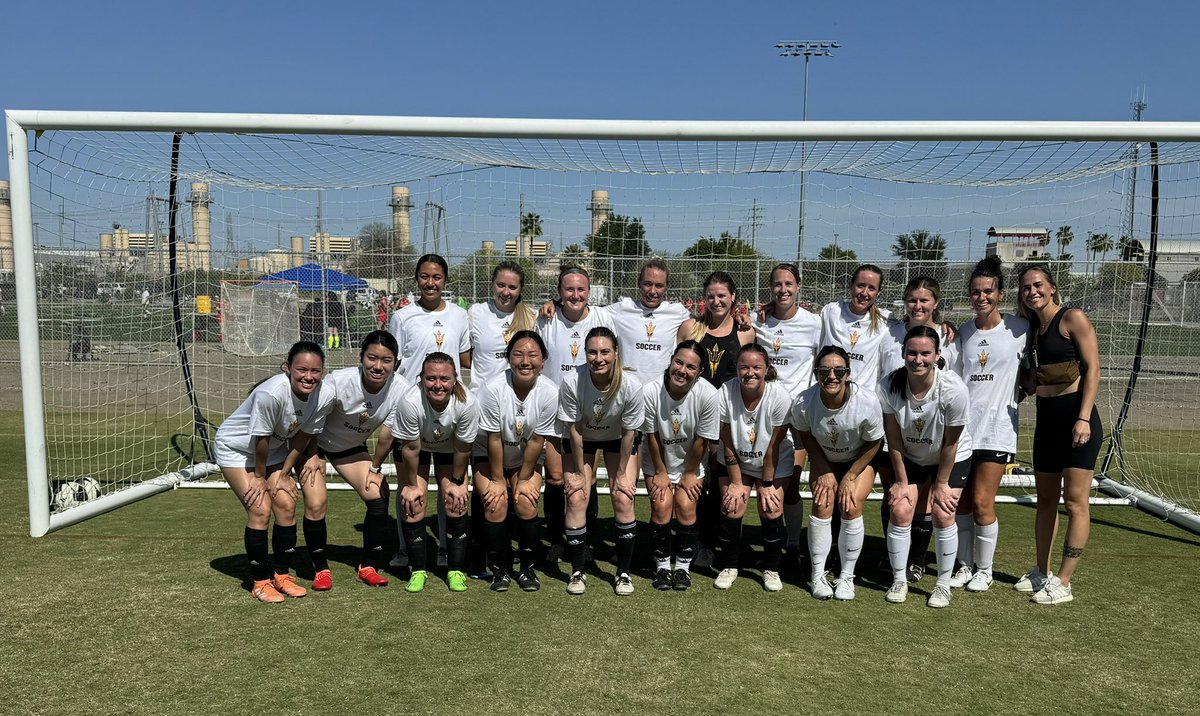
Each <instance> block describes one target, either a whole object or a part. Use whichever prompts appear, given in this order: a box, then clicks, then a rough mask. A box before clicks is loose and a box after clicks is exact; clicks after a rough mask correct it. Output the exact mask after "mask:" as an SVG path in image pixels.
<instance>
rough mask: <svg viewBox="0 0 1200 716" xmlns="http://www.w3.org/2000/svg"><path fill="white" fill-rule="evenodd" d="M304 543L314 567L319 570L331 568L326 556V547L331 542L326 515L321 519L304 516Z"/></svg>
mask: <svg viewBox="0 0 1200 716" xmlns="http://www.w3.org/2000/svg"><path fill="white" fill-rule="evenodd" d="M304 544H305V546H307V547H308V556H309V558H310V559H312V563H313V569H314V570H315V571H317V572H320V571H321V570H322V569H329V559H327V558H326V557H325V547H326V546H327V545H328V544H329V529H328V528H327V527H326V526H325V518H324V517H322V518H321V519H319V520H310V519H308V518H307V517H305V518H304Z"/></svg>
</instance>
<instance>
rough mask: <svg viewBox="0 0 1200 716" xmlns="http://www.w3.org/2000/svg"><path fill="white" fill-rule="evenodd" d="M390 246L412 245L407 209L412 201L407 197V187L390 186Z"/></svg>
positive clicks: (400, 247)
mask: <svg viewBox="0 0 1200 716" xmlns="http://www.w3.org/2000/svg"><path fill="white" fill-rule="evenodd" d="M391 207H392V248H394V249H397V250H399V249H407V248H411V247H412V237H411V234H410V224H409V220H408V210H409V209H411V208H412V201H411V200H410V199H409V197H408V187H406V186H394V187H392V203H391Z"/></svg>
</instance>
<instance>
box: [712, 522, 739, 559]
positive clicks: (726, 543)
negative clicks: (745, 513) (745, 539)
mask: <svg viewBox="0 0 1200 716" xmlns="http://www.w3.org/2000/svg"><path fill="white" fill-rule="evenodd" d="M717 543H718V544H719V545H720V552H721V554H720V557H719V558H718V559H719V562H718V564H720V566H721V569H737V566H738V556H739V554H738V553H739V552H741V551H742V518H741V517H739V518H737V519H730V518H728V517H724V516H722V517H721V531H720V534H718V535H717Z"/></svg>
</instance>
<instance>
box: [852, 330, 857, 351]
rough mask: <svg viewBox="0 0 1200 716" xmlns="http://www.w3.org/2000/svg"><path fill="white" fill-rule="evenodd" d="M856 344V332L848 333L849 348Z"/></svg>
mask: <svg viewBox="0 0 1200 716" xmlns="http://www.w3.org/2000/svg"><path fill="white" fill-rule="evenodd" d="M856 343H858V331H850V348H851V349H853V348H854V345H855V344H856Z"/></svg>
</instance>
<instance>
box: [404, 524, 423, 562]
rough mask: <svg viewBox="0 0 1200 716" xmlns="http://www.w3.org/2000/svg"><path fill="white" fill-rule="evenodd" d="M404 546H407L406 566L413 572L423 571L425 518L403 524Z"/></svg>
mask: <svg viewBox="0 0 1200 716" xmlns="http://www.w3.org/2000/svg"><path fill="white" fill-rule="evenodd" d="M404 544H405V545H407V546H408V566H409V567H411V568H412V571H414V572H423V571H425V564H426V561H427V560H426V554H425V518H424V517H422V518H421V519H420V520H418V521H416V522H405V523H404Z"/></svg>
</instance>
